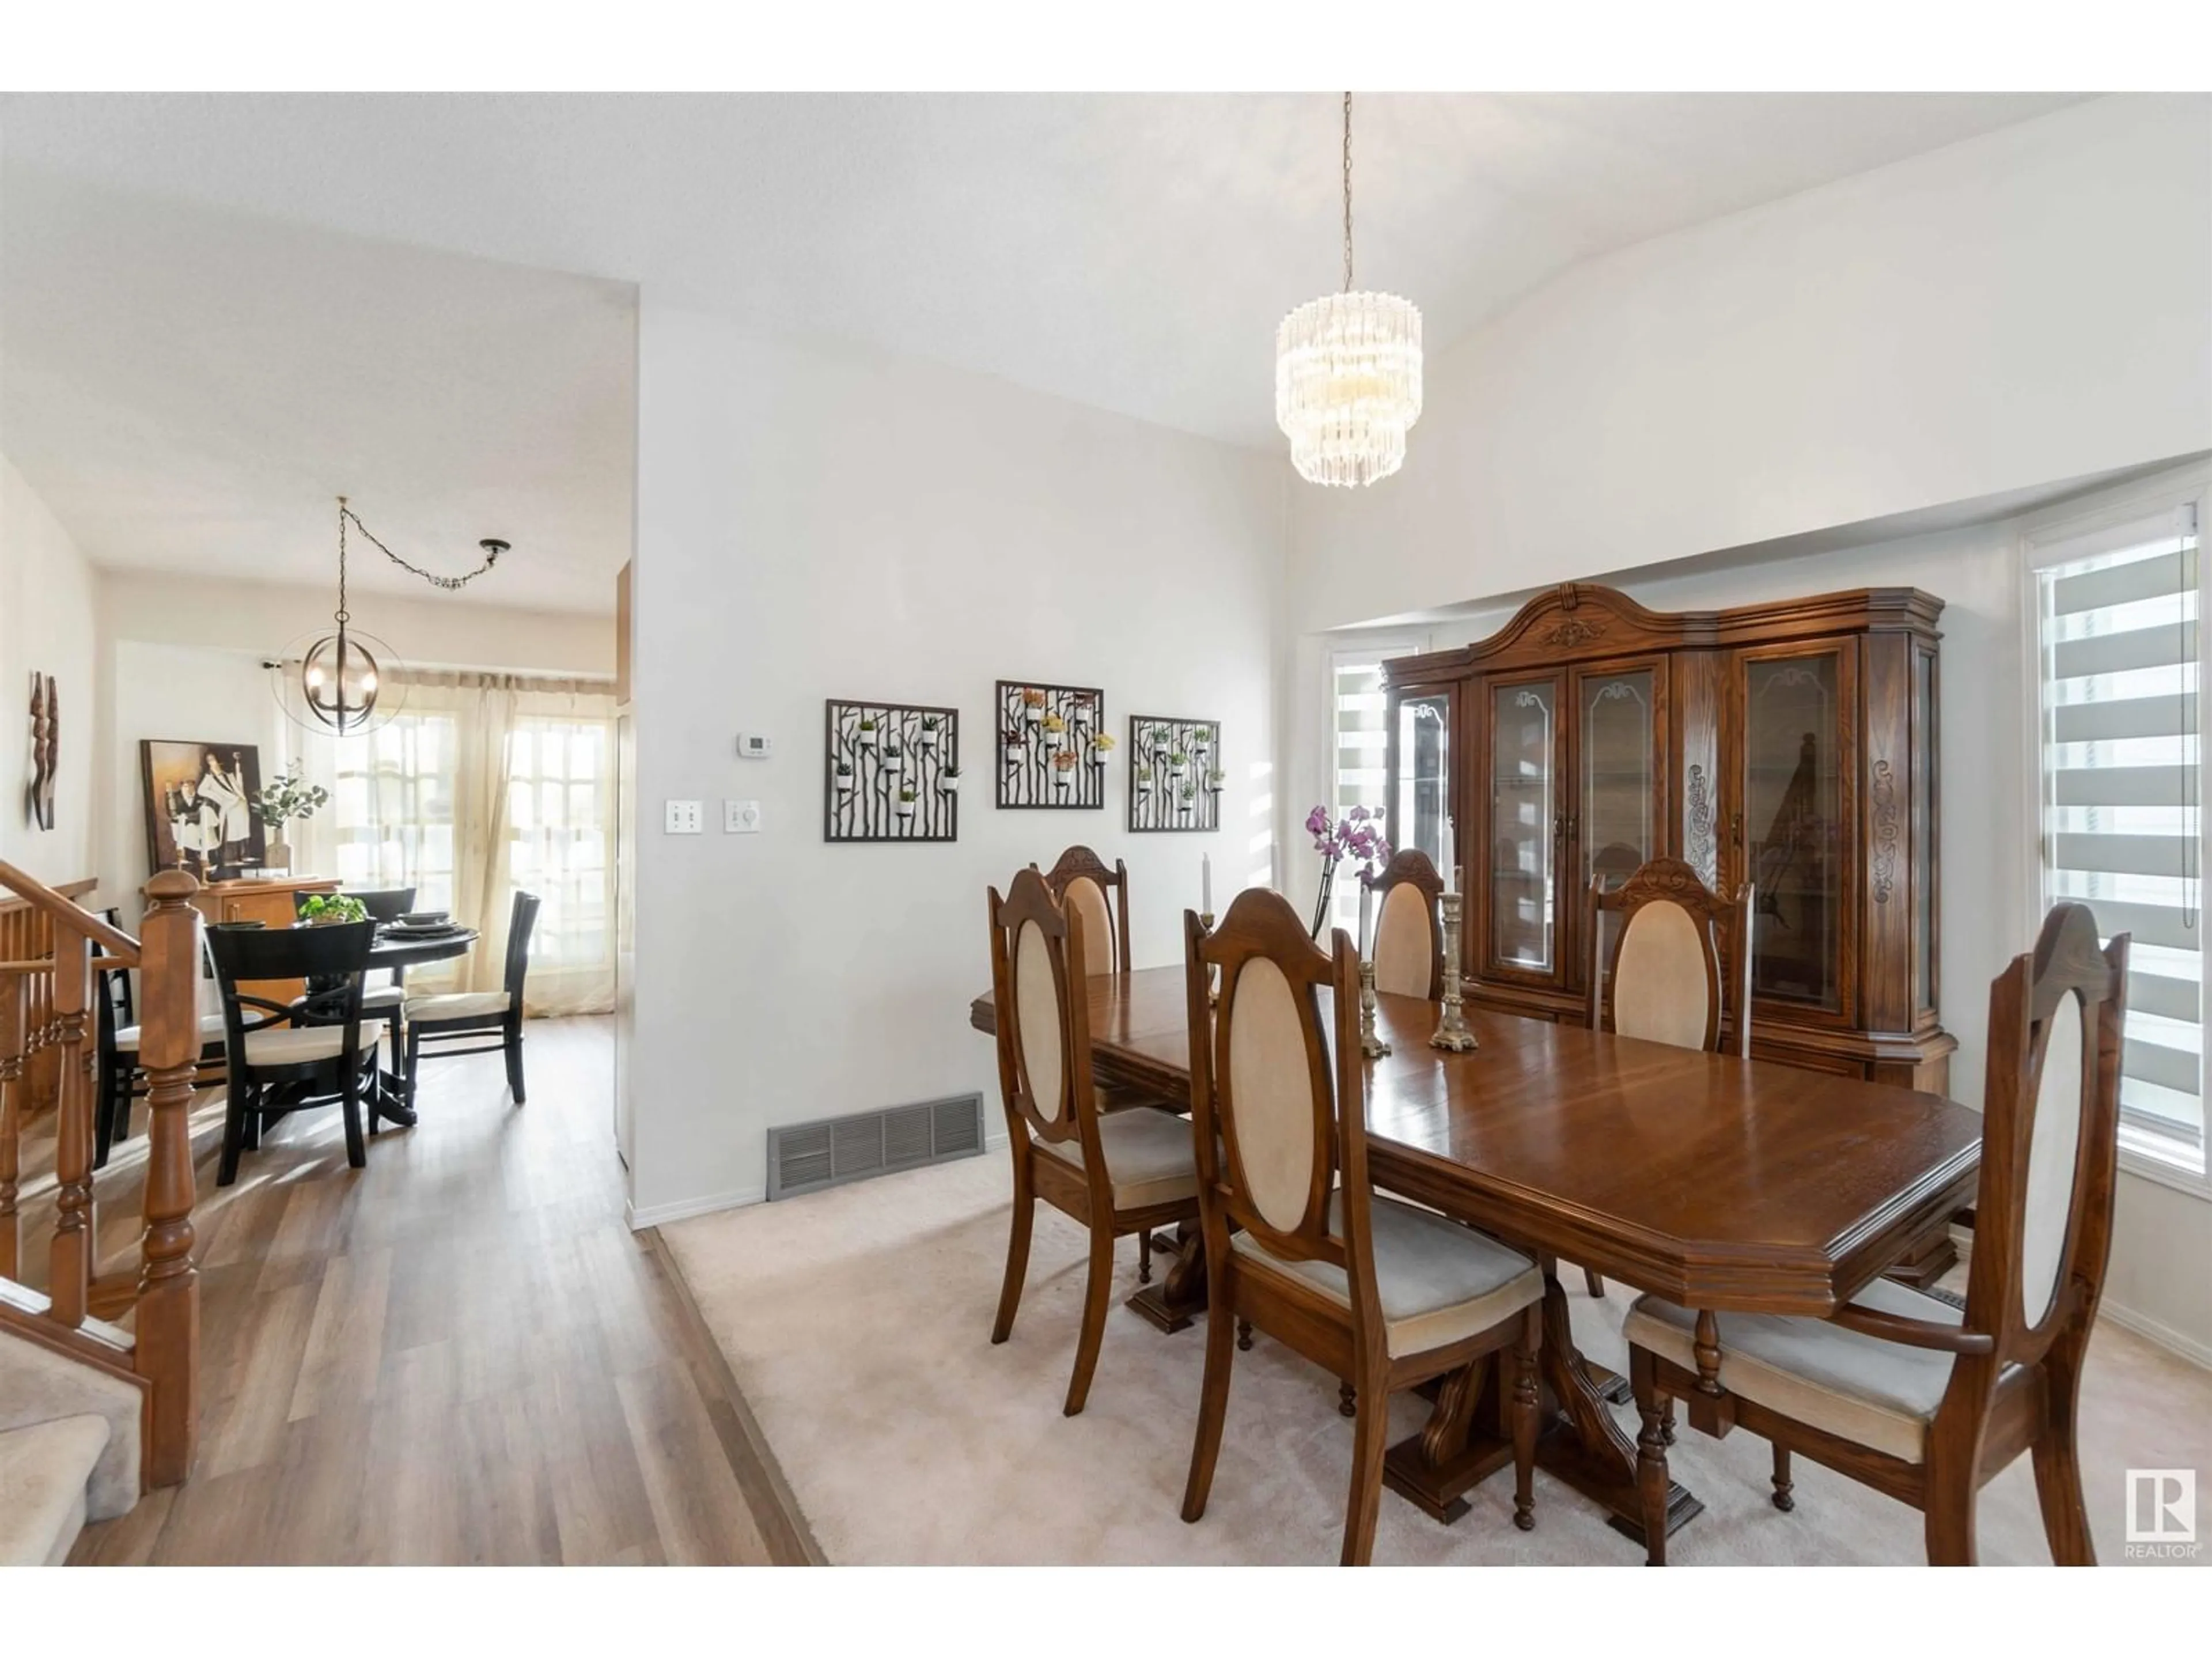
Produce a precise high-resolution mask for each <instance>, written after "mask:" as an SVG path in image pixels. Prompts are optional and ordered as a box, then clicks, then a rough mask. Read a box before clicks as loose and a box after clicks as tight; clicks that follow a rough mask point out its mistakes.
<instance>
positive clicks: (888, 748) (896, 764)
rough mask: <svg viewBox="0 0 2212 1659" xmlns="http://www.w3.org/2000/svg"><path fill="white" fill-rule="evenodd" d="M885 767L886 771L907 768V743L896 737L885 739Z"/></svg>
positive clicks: (901, 770)
mask: <svg viewBox="0 0 2212 1659" xmlns="http://www.w3.org/2000/svg"><path fill="white" fill-rule="evenodd" d="M883 768H884V771H886V772H903V771H905V770H906V745H905V744H902V743H901V742H900V741H899V740H898V739H897V738H884V756H883Z"/></svg>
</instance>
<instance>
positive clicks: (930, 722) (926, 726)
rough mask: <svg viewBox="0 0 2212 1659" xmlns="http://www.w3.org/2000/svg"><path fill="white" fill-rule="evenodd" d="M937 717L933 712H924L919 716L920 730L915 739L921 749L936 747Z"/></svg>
mask: <svg viewBox="0 0 2212 1659" xmlns="http://www.w3.org/2000/svg"><path fill="white" fill-rule="evenodd" d="M938 718H939V717H938V716H937V715H935V714H924V715H923V716H922V717H921V733H920V735H919V736H917V737H916V738H915V743H916V744H918V745H919V746H920V747H921V748H923V749H934V748H936V747H937V726H938Z"/></svg>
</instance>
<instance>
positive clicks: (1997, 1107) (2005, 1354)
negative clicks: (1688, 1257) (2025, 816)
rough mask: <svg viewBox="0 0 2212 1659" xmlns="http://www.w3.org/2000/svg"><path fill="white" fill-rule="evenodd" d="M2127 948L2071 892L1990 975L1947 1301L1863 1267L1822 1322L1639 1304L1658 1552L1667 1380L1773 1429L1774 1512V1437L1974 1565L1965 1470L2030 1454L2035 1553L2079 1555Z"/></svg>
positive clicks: (1779, 1503) (1633, 1361) (1708, 1409)
mask: <svg viewBox="0 0 2212 1659" xmlns="http://www.w3.org/2000/svg"><path fill="white" fill-rule="evenodd" d="M2127 966H2128V939H2127V937H2126V935H2124V934H2123V935H2122V936H2121V937H2119V938H2118V939H2114V940H2113V941H2112V944H2111V945H2110V946H2109V947H2107V948H2105V949H2102V950H2100V948H2099V947H2098V943H2097V925H2096V921H2095V919H2094V918H2093V916H2092V915H2090V913H2089V911H2088V909H2087V908H2086V907H2084V906H2081V905H2078V904H2061V905H2058V906H2057V907H2056V908H2053V909H2052V910H2051V914H2050V915H2049V916H2047V917H2046V918H2045V921H2044V924H2043V932H2042V934H2041V936H2040V937H2039V939H2037V941H2036V946H2035V949H2034V950H2033V951H2032V952H2030V953H2029V954H2027V955H2026V956H2021V957H2016V958H2015V960H2014V962H2013V963H2012V965H2011V966H2010V967H2008V969H2005V971H2004V972H2003V973H2002V974H2000V975H1997V977H1996V981H1994V982H1993V983H1992V984H1991V986H1990V1036H1989V1060H1988V1078H1987V1083H1986V1085H1985V1087H1984V1114H1985V1116H1984V1128H1983V1134H1982V1166H1981V1184H1980V1188H1979V1190H1978V1194H1977V1195H1976V1199H1975V1205H1974V1251H1973V1258H1972V1266H1971V1267H1970V1268H1969V1270H1968V1279H1967V1285H1966V1308H1965V1310H1964V1311H1963V1313H1962V1312H1961V1311H1960V1310H1959V1309H1957V1308H1954V1307H1953V1306H1952V1305H1951V1304H1948V1303H1946V1302H1942V1301H1938V1300H1937V1299H1936V1298H1935V1297H1929V1296H1923V1295H1922V1294H1921V1293H1919V1292H1918V1291H1913V1290H1910V1289H1907V1288H1906V1287H1905V1286H1904V1285H1897V1284H1893V1283H1891V1282H1889V1281H1888V1280H1886V1279H1875V1280H1873V1281H1872V1282H1870V1283H1869V1285H1867V1286H1866V1287H1865V1288H1864V1289H1863V1290H1862V1291H1859V1293H1858V1295H1857V1297H1856V1298H1855V1299H1854V1300H1853V1301H1852V1302H1851V1303H1850V1304H1849V1305H1848V1306H1846V1307H1845V1308H1844V1309H1843V1310H1840V1311H1838V1313H1837V1314H1836V1315H1835V1316H1833V1317H1832V1318H1831V1319H1827V1320H1820V1319H1811V1318H1785V1317H1780V1316H1764V1315H1759V1316H1741V1315H1735V1314H1723V1315H1720V1316H1717V1317H1716V1316H1713V1315H1711V1314H1710V1313H1708V1314H1703V1315H1700V1314H1694V1313H1692V1312H1690V1311H1689V1310H1686V1309H1683V1308H1680V1307H1677V1306H1675V1305H1674V1304H1672V1303H1668V1302H1665V1301H1662V1300H1661V1299H1660V1298H1658V1297H1650V1296H1647V1297H1642V1298H1640V1299H1639V1300H1638V1302H1637V1304H1636V1305H1635V1307H1634V1308H1633V1309H1632V1310H1631V1312H1630V1314H1629V1316H1628V1320H1627V1323H1626V1328H1625V1331H1624V1334H1625V1335H1626V1337H1627V1339H1628V1341H1629V1372H1630V1376H1631V1379H1632V1383H1633V1384H1634V1387H1635V1391H1636V1403H1637V1407H1638V1410H1639V1412H1640V1413H1642V1415H1643V1419H1644V1431H1643V1434H1642V1436H1641V1437H1640V1439H1639V1440H1638V1456H1637V1484H1638V1491H1639V1492H1640V1493H1641V1495H1642V1498H1643V1502H1644V1515H1645V1529H1646V1533H1647V1536H1648V1540H1649V1542H1648V1546H1647V1547H1648V1549H1649V1551H1650V1559H1651V1560H1652V1561H1653V1562H1654V1563H1655V1564H1656V1563H1662V1562H1663V1561H1664V1560H1665V1559H1666V1547H1667V1528H1666V1524H1665V1519H1664V1516H1665V1509H1666V1503H1667V1437H1666V1433H1665V1430H1664V1413H1665V1409H1666V1404H1667V1401H1668V1400H1669V1399H1670V1398H1673V1397H1680V1398H1683V1399H1686V1400H1691V1401H1694V1402H1695V1405H1696V1407H1698V1408H1697V1409H1693V1410H1692V1413H1691V1423H1692V1426H1693V1427H1700V1428H1706V1429H1707V1431H1708V1432H1715V1433H1721V1434H1725V1433H1727V1432H1728V1431H1729V1429H1731V1428H1742V1429H1747V1430H1749V1431H1752V1432H1753V1433H1754V1434H1758V1435H1761V1436H1763V1437H1765V1438H1766V1439H1768V1440H1770V1441H1771V1442H1772V1443H1773V1444H1774V1483H1773V1484H1774V1504H1775V1507H1776V1508H1778V1509H1782V1510H1788V1509H1791V1508H1793V1507H1794V1506H1795V1505H1794V1499H1793V1498H1792V1497H1791V1483H1790V1453H1791V1452H1792V1451H1797V1452H1802V1453H1803V1454H1804V1455H1806V1456H1808V1457H1810V1458H1812V1459H1813V1460H1814V1462H1818V1463H1823V1464H1826V1466H1827V1467H1828V1468H1832V1469H1835V1470H1836V1471H1838V1473H1840V1474H1847V1475H1849V1476H1850V1477H1851V1478H1852V1479H1854V1480H1861V1481H1863V1482H1865V1483H1866V1484H1867V1485H1869V1486H1873V1487H1875V1489H1876V1490H1877V1491H1880V1492H1886V1493H1887V1494H1888V1495H1889V1496H1890V1497H1892V1498H1898V1499H1899V1500H1901V1501H1902V1502H1904V1503H1907V1504H1912V1505H1913V1506H1914V1507H1916V1508H1917V1509H1919V1510H1922V1511H1923V1514H1924V1515H1925V1516H1926V1522H1925V1531H1926V1539H1927V1549H1928V1559H1929V1562H1930V1563H1931V1564H1936V1565H1944V1564H1958V1565H1966V1564H1971V1563H1972V1560H1973V1559H1974V1509H1975V1502H1976V1498H1977V1497H1978V1494H1979V1492H1980V1491H1981V1488H1982V1487H1983V1486H1984V1485H1985V1484H1986V1483H1987V1482H1988V1481H1989V1480H1990V1479H1992V1478H1993V1477H1994V1476H1996V1474H1998V1473H1999V1472H2000V1471H2002V1469H2004V1468H2006V1467H2008V1465H2009V1464H2011V1463H2012V1462H2013V1461H2014V1460H2015V1458H2017V1457H2018V1456H2019V1455H2021V1452H2022V1451H2028V1452H2030V1453H2032V1455H2033V1459H2034V1465H2035V1486H2036V1492H2037V1495H2038V1497H2039V1499H2040V1500H2041V1504H2042V1510H2043V1528H2044V1534H2045V1538H2046V1539H2047V1540H2048V1541H2049V1542H2050V1545H2051V1557H2052V1559H2053V1560H2055V1561H2056V1562H2057V1563H2058V1564H2059V1565H2062V1566H2064V1565H2093V1562H2094V1559H2095V1556H2094V1552H2093V1549H2092V1547H2091V1545H2090V1541H2089V1526H2088V1519H2087V1512H2086V1510H2084V1508H2083V1506H2082V1498H2081V1463H2080V1453H2079V1449H2078V1446H2077V1443H2076V1440H2075V1414H2076V1412H2077V1411H2078V1409H2079V1405H2080V1399H2081V1364H2082V1359H2083V1357H2084V1354H2085V1352H2086V1351H2087V1347H2088V1341H2089V1330H2090V1326H2091V1324H2092V1322H2093V1321H2094V1320H2095V1317H2096V1313H2097V1303H2098V1300H2099V1298H2100V1296H2101V1294H2102V1291H2103V1286H2104V1277H2105V1262H2106V1255H2107V1253H2108V1251H2109V1249H2110V1248H2111V1243H2112V1190H2113V1183H2114V1180H2115V1176H2116V1170H2117V1156H2118V1154H2117V1146H2118V1132H2119V1077H2120V1045H2121V1038H2122V1031H2123V1029H2124V1024H2125V1020H2126V1012H2127V1011H2126V994H2127ZM1701 1419H1703V1420H1701ZM1655 1517H1656V1518H1655Z"/></svg>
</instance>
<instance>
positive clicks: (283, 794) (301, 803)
mask: <svg viewBox="0 0 2212 1659" xmlns="http://www.w3.org/2000/svg"><path fill="white" fill-rule="evenodd" d="M330 799H331V792H330V791H329V790H327V789H325V788H324V787H323V786H322V785H320V784H319V783H309V782H307V781H306V780H305V779H304V778H303V777H302V776H301V772H300V763H299V762H297V761H294V762H293V763H291V765H289V766H288V767H286V768H285V769H284V770H283V771H282V772H281V773H279V774H278V775H276V777H275V778H273V779H271V780H270V781H269V782H267V783H265V784H264V785H263V786H262V787H261V793H259V794H258V795H256V796H255V797H254V798H253V816H254V817H257V818H259V819H260V820H261V822H262V823H264V825H266V826H267V828H268V830H269V837H268V842H267V850H266V852H265V853H264V855H263V860H262V861H263V862H264V864H265V865H267V866H268V867H269V868H270V869H272V870H288V869H289V868H291V865H292V849H291V848H290V846H289V845H288V844H287V843H286V842H285V840H284V826H285V825H286V824H288V823H300V822H302V821H304V820H306V819H307V818H311V817H314V815H315V811H316V809H317V808H319V807H323V806H327V805H330Z"/></svg>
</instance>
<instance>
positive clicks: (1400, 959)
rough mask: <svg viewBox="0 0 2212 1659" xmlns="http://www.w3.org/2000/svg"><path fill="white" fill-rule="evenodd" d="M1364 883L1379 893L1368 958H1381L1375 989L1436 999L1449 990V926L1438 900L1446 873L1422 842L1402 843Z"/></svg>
mask: <svg viewBox="0 0 2212 1659" xmlns="http://www.w3.org/2000/svg"><path fill="white" fill-rule="evenodd" d="M1359 883H1360V885H1361V886H1363V887H1364V888H1366V889H1367V890H1369V891H1370V892H1372V893H1373V894H1374V895H1375V935H1374V937H1373V938H1372V939H1369V940H1368V942H1367V959H1368V960H1369V961H1370V962H1371V963H1374V964H1375V989H1376V992H1377V994H1381V995H1383V996H1403V997H1421V998H1425V1000H1428V1001H1430V1002H1434V1001H1436V1000H1437V999H1438V998H1439V997H1441V996H1443V994H1444V930H1443V918H1442V917H1441V915H1438V913H1437V900H1438V899H1440V898H1441V897H1443V890H1444V884H1443V877H1441V876H1439V875H1438V874H1437V866H1435V865H1433V864H1431V863H1430V862H1429V855H1428V854H1426V853H1424V852H1423V851H1422V850H1421V849H1420V848H1418V847H1401V848H1399V849H1398V850H1397V851H1396V852H1395V853H1394V854H1391V855H1390V861H1389V863H1388V864H1386V865H1384V866H1383V867H1382V869H1380V870H1379V871H1376V872H1375V873H1374V874H1372V875H1370V874H1368V873H1367V872H1365V871H1364V870H1363V871H1362V872H1360V876H1359Z"/></svg>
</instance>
